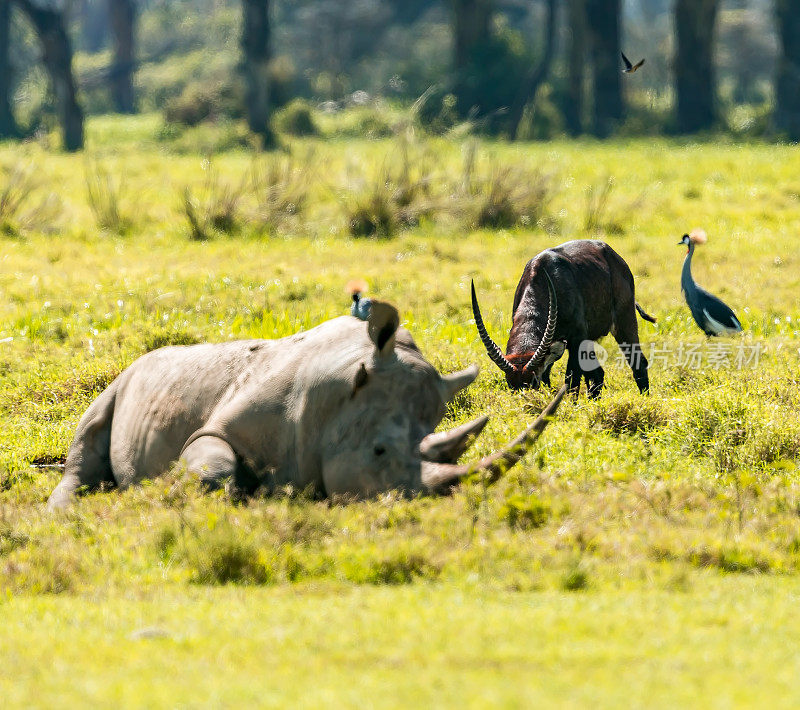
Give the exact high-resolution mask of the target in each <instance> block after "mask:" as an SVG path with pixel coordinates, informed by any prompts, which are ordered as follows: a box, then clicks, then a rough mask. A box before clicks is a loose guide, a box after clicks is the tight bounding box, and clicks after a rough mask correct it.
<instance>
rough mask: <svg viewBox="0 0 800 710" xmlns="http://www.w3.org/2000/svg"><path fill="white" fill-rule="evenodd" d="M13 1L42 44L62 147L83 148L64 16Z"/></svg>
mask: <svg viewBox="0 0 800 710" xmlns="http://www.w3.org/2000/svg"><path fill="white" fill-rule="evenodd" d="M16 3H17V5H18V7H19V8H20V9H21V10H22V11H23V12H24V13H25V15H27V17H28V19H29V20H30V21H31V24H32V25H33V28H34V30H35V31H36V34H37V36H38V37H39V41H40V42H41V45H42V58H43V60H44V65H45V68H46V69H47V72H48V74H50V79H51V80H52V82H53V93H54V94H55V96H56V103H57V104H58V118H59V121H60V122H61V130H62V132H63V134H64V148H65V149H66V150H69V151H75V150H80V149H81V148H83V111H82V110H81V107H80V105H79V104H78V99H77V97H76V94H75V78H74V76H73V74H72V45H71V44H70V41H69V36H68V35H67V30H66V27H65V26H64V15H63V13H61V12H59V11H57V10H51V9H46V7H44V8H42V7H39V6H38V5H35V4H34V3H33V2H31V0H16Z"/></svg>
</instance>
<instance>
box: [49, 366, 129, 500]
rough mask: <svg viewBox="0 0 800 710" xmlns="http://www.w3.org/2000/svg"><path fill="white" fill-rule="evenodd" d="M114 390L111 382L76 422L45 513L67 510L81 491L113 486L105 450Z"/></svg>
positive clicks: (106, 450)
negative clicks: (62, 466) (62, 471)
mask: <svg viewBox="0 0 800 710" xmlns="http://www.w3.org/2000/svg"><path fill="white" fill-rule="evenodd" d="M117 386H118V385H117V382H116V381H114V382H112V383H111V384H110V385H109V386H108V387H107V388H106V389H105V391H103V393H102V394H101V395H100V396H99V397H98V398H97V399H96V400H95V401H94V402H92V404H91V406H90V407H89V409H87V410H86V413H85V414H84V415H83V417H82V418H81V420H80V422H78V428H77V429H76V430H75V438H74V439H73V440H72V444H70V447H69V452H68V453H67V462H66V464H65V465H64V475H63V476H62V478H61V482H60V483H59V484H58V485H57V486H56V488H55V490H54V491H53V492H52V493H51V494H50V498H49V499H48V500H47V508H48V510H64V509H65V508H68V507H69V506H70V504H71V503H72V501H73V499H74V497H75V494H76V493H77V492H78V490H79V489H81V488H86V489H87V490H92V489H93V488H97V487H98V486H100V484H101V483H104V482H112V483H113V482H114V476H113V474H112V472H111V460H110V454H109V446H110V444H111V421H112V419H113V416H114V403H115V401H116V398H117Z"/></svg>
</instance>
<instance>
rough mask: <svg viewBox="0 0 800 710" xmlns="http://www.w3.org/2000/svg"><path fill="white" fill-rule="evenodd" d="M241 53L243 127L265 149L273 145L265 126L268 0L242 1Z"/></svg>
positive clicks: (268, 103)
mask: <svg viewBox="0 0 800 710" xmlns="http://www.w3.org/2000/svg"><path fill="white" fill-rule="evenodd" d="M242 51H243V54H244V56H243V58H242V71H243V73H244V80H245V111H246V114H247V123H248V126H249V127H250V130H251V131H252V132H253V133H255V134H256V135H259V136H261V138H262V139H263V142H264V145H265V146H268V145H271V144H272V143H273V135H272V131H271V129H270V125H269V121H270V96H269V82H270V77H269V62H270V24H269V0H242Z"/></svg>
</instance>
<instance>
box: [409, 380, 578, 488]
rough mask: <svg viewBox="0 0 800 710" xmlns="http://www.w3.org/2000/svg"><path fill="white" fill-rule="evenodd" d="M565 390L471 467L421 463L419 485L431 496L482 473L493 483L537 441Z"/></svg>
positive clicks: (562, 389) (467, 465)
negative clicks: (504, 443)
mask: <svg viewBox="0 0 800 710" xmlns="http://www.w3.org/2000/svg"><path fill="white" fill-rule="evenodd" d="M566 391H567V387H566V385H564V386H563V387H562V388H561V389H560V390H559V392H558V394H557V395H556V396H555V398H554V399H553V401H552V402H550V404H548V405H547V406H546V407H545V408H544V410H543V411H542V413H541V414H540V415H539V416H538V417H537V418H536V421H535V422H533V424H531V425H530V426H529V427H528V428H527V429H526V430H525V431H523V432H522V433H521V434H520V435H519V436H518V437H517V438H516V439H514V441H512V442H511V443H510V444H508V445H507V446H505V447H504V448H503V449H501V450H500V451H497V452H496V453H494V454H491V455H490V456H486V457H484V458H482V459H481V460H480V461H476V462H475V463H471V464H461V465H455V464H446V463H434V462H431V461H423V462H422V484H423V485H424V486H425V487H426V488H427V489H428V490H429V491H431V492H433V493H446V492H447V491H448V490H449V489H450V488H451V487H453V486H455V485H457V484H458V483H459V482H460V481H461V479H462V478H464V476H467V475H469V474H471V473H476V472H479V471H482V472H484V473H485V474H486V482H487V484H491V483H494V482H495V481H497V480H498V479H499V478H500V477H501V476H502V475H503V474H505V473H506V471H508V470H509V469H510V468H511V467H512V466H513V465H514V464H515V463H517V462H518V461H519V460H520V459H521V458H522V457H523V456H524V455H525V454H526V453H527V451H528V450H529V449H530V448H531V446H532V445H533V444H534V442H535V441H536V440H537V439H538V438H539V436H540V435H541V433H542V432H543V431H544V430H545V427H546V426H547V425H548V424H549V423H550V420H551V419H552V417H553V415H554V414H555V413H556V410H557V409H558V405H559V404H561V400H562V399H563V398H564V393H565V392H566Z"/></svg>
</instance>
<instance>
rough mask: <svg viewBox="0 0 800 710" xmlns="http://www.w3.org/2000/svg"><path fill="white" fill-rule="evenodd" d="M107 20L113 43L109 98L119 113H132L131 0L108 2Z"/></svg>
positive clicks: (133, 34)
mask: <svg viewBox="0 0 800 710" xmlns="http://www.w3.org/2000/svg"><path fill="white" fill-rule="evenodd" d="M108 17H109V24H110V27H111V36H112V38H113V40H114V61H113V64H112V65H111V73H110V77H109V78H110V80H111V96H112V98H113V100H114V107H115V108H116V110H117V111H118V112H119V113H134V111H135V110H136V102H135V97H134V93H133V73H134V70H135V68H136V56H135V37H136V7H135V4H134V0H108Z"/></svg>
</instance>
